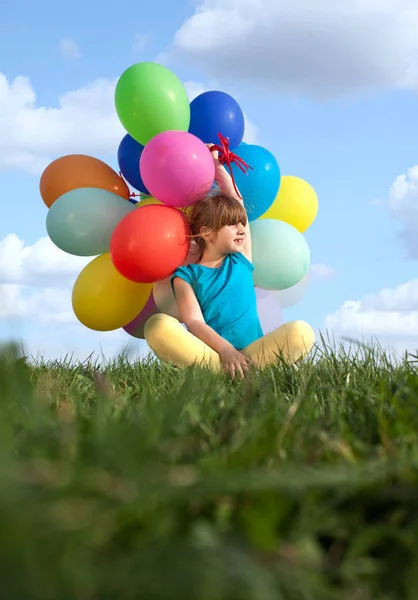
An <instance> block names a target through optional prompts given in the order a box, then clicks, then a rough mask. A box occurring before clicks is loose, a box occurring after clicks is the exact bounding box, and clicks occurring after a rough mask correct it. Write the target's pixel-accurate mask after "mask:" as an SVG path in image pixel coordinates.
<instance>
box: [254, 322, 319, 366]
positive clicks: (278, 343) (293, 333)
mask: <svg viewBox="0 0 418 600" xmlns="http://www.w3.org/2000/svg"><path fill="white" fill-rule="evenodd" d="M314 343H315V334H314V331H313V329H312V327H311V326H310V325H308V323H305V321H291V322H290V323H285V324H284V325H282V326H281V327H279V328H278V329H275V330H274V331H272V332H271V333H268V334H267V335H265V336H263V337H262V338H260V339H258V340H256V341H255V342H253V343H252V344H250V345H249V346H247V347H246V348H244V350H242V353H243V354H245V356H248V358H250V359H251V360H252V361H253V363H254V364H255V366H256V367H258V368H259V369H262V368H263V367H266V366H267V365H270V364H273V363H276V362H277V356H278V355H279V354H280V353H282V356H283V358H284V360H285V361H286V362H287V363H290V364H293V363H295V362H296V361H298V360H299V359H301V358H304V357H305V356H306V355H307V354H309V352H310V351H311V349H312V346H313V345H314Z"/></svg>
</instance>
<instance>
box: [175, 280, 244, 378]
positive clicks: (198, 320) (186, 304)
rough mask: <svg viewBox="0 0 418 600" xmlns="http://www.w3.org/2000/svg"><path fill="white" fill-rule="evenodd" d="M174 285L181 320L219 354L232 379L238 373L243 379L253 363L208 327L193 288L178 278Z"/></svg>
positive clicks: (191, 331)
mask: <svg viewBox="0 0 418 600" xmlns="http://www.w3.org/2000/svg"><path fill="white" fill-rule="evenodd" d="M173 285H174V290H175V293H176V302H177V306H178V309H179V313H180V317H181V320H182V321H183V323H184V324H185V325H186V327H187V329H188V330H189V331H190V333H192V334H193V335H194V336H196V337H197V338H199V340H202V342H203V343H205V344H206V345H207V346H209V347H210V348H212V350H215V352H217V353H218V354H219V356H220V358H221V361H222V364H223V366H224V368H225V370H226V371H229V373H230V374H231V375H232V377H233V376H234V374H235V372H237V371H238V373H239V374H240V375H241V376H242V377H243V376H244V371H248V365H249V364H250V362H251V361H250V360H249V359H248V358H247V357H246V356H244V355H243V354H241V352H239V351H238V350H236V349H235V348H234V346H233V345H232V344H230V343H229V342H227V341H226V340H224V338H223V337H221V336H220V335H218V334H217V333H216V331H214V330H213V329H212V327H209V325H206V323H205V320H204V318H203V315H202V311H201V309H200V305H199V302H198V300H197V298H196V295H195V293H194V291H193V288H192V286H191V285H190V284H189V283H187V281H184V280H183V279H181V278H180V277H176V278H175V279H174V280H173Z"/></svg>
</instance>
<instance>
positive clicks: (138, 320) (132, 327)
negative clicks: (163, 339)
mask: <svg viewBox="0 0 418 600" xmlns="http://www.w3.org/2000/svg"><path fill="white" fill-rule="evenodd" d="M159 312H160V311H159V310H158V308H157V306H156V304H155V302H154V296H153V294H152V292H151V294H150V297H149V298H148V302H147V303H146V305H145V306H144V308H143V309H142V310H141V312H140V313H139V315H137V316H136V317H135V319H133V320H132V321H131V322H130V323H128V324H127V325H125V326H124V327H123V329H124V330H125V331H126V333H129V335H131V336H132V337H136V338H138V339H140V340H143V339H145V338H144V325H145V323H146V322H147V321H148V319H149V318H150V317H152V315H156V314H157V313H159Z"/></svg>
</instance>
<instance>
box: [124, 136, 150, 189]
mask: <svg viewBox="0 0 418 600" xmlns="http://www.w3.org/2000/svg"><path fill="white" fill-rule="evenodd" d="M143 149H144V146H142V144H140V143H139V142H137V141H136V140H134V138H133V137H131V136H130V135H129V133H127V134H126V135H125V137H124V138H123V140H122V141H121V143H120V144H119V149H118V164H119V169H120V171H121V173H122V175H123V176H124V178H125V179H126V181H127V182H128V183H129V184H130V185H131V186H132V187H134V188H135V189H136V190H138V191H139V192H144V194H149V191H148V190H147V188H146V187H145V185H144V182H143V181H142V177H141V173H140V171H139V160H140V158H141V154H142V151H143Z"/></svg>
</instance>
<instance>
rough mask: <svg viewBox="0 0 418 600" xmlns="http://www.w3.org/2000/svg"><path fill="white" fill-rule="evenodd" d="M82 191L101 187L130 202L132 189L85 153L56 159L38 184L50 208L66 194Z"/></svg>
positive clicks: (107, 167) (106, 167)
mask: <svg viewBox="0 0 418 600" xmlns="http://www.w3.org/2000/svg"><path fill="white" fill-rule="evenodd" d="M79 188H99V189H101V190H107V191H108V192H112V193H113V194H116V195H117V196H121V198H124V199H125V200H129V194H130V193H129V188H128V186H127V185H126V183H125V181H124V180H123V179H122V177H119V175H118V174H117V173H116V172H115V171H114V170H113V169H112V168H111V167H109V165H107V164H106V163H104V162H103V161H101V160H99V159H98V158H94V157H93V156H88V155H86V154H68V155H67V156H61V158H57V159H56V160H54V161H53V162H52V163H50V164H49V165H48V166H47V167H46V169H45V171H44V172H43V173H42V176H41V181H40V183H39V190H40V192H41V196H42V200H43V201H44V202H45V204H46V205H47V207H48V208H50V207H51V206H52V204H53V203H54V202H55V200H56V199H57V198H59V197H60V196H62V195H63V194H65V193H66V192H70V191H71V190H76V189H79Z"/></svg>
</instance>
